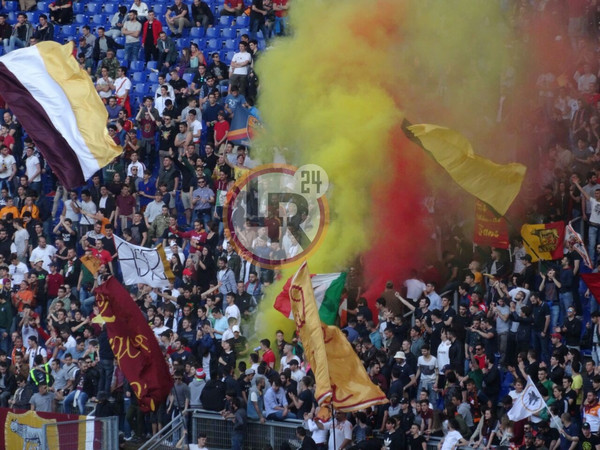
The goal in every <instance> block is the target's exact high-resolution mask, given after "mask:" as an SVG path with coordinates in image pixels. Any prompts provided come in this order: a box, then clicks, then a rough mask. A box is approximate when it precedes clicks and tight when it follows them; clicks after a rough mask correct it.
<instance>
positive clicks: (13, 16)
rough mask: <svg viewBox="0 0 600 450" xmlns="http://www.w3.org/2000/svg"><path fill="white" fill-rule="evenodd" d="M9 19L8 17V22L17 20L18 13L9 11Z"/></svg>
mask: <svg viewBox="0 0 600 450" xmlns="http://www.w3.org/2000/svg"><path fill="white" fill-rule="evenodd" d="M10 3H12V2H10ZM7 5H8V3H7ZM7 19H8V20H7V22H15V21H16V20H17V13H16V12H14V11H11V12H9V13H8V17H7Z"/></svg>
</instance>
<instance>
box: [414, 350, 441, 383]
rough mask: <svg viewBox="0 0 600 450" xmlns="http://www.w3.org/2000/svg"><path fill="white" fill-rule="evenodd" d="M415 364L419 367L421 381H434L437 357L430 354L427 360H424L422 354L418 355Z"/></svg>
mask: <svg viewBox="0 0 600 450" xmlns="http://www.w3.org/2000/svg"><path fill="white" fill-rule="evenodd" d="M417 366H418V367H419V369H421V381H423V382H430V381H435V369H436V368H437V358H436V357H435V356H433V355H431V356H430V358H429V361H426V360H425V357H424V356H419V359H417Z"/></svg>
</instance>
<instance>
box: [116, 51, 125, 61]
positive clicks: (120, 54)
mask: <svg viewBox="0 0 600 450" xmlns="http://www.w3.org/2000/svg"><path fill="white" fill-rule="evenodd" d="M117 59H118V60H119V61H123V60H124V59H125V49H124V48H120V49H118V50H117Z"/></svg>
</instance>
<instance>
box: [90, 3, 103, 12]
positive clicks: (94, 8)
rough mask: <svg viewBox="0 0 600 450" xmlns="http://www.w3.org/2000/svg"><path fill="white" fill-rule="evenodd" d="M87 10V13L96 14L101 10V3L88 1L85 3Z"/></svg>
mask: <svg viewBox="0 0 600 450" xmlns="http://www.w3.org/2000/svg"><path fill="white" fill-rule="evenodd" d="M87 12H88V14H97V13H100V12H102V4H101V3H88V4H87Z"/></svg>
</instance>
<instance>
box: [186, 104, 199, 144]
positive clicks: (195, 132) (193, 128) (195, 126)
mask: <svg viewBox="0 0 600 450" xmlns="http://www.w3.org/2000/svg"><path fill="white" fill-rule="evenodd" d="M196 117H197V112H196V110H195V109H190V110H189V111H188V115H187V118H186V121H187V124H188V130H190V132H191V133H192V142H193V143H194V145H195V146H196V150H198V145H200V136H201V134H202V122H200V121H199V120H198V119H197V118H196Z"/></svg>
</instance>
